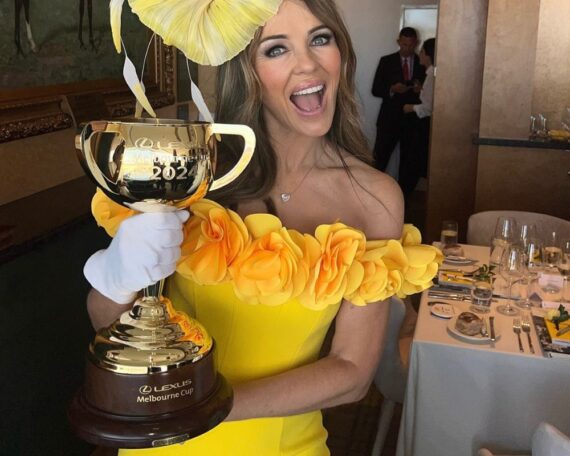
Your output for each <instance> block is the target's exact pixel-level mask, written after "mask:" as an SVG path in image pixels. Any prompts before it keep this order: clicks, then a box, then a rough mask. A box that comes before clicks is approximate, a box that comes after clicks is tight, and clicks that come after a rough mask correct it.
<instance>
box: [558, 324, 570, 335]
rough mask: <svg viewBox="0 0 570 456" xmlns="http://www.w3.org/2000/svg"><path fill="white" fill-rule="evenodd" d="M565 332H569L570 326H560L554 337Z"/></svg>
mask: <svg viewBox="0 0 570 456" xmlns="http://www.w3.org/2000/svg"><path fill="white" fill-rule="evenodd" d="M567 332H570V326H567V327H566V328H562V329H561V330H560V331H558V332H557V333H556V337H560V336H562V335H563V334H566V333H567Z"/></svg>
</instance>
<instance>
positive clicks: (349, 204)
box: [85, 0, 438, 455]
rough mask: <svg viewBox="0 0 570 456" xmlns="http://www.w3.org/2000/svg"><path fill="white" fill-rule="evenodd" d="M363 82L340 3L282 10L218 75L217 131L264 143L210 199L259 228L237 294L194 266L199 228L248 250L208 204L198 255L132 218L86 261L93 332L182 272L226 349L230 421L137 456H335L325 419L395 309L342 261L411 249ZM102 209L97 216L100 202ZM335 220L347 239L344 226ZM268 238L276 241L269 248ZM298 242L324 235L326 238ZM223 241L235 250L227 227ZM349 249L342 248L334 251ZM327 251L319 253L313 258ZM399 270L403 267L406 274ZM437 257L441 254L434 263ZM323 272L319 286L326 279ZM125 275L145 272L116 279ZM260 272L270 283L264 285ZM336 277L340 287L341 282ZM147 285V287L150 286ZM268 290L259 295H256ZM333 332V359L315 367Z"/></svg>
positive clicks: (152, 223) (175, 235) (367, 373)
mask: <svg viewBox="0 0 570 456" xmlns="http://www.w3.org/2000/svg"><path fill="white" fill-rule="evenodd" d="M354 70H355V56H354V52H353V50H352V46H351V43H350V39H349V36H348V33H347V30H346V28H345V26H344V24H343V23H342V20H341V18H340V16H339V14H338V12H337V10H336V8H335V6H334V4H333V2H331V1H330V0H306V1H302V0H284V1H283V3H282V4H281V7H280V9H279V12H278V13H277V14H276V15H275V16H274V17H273V18H271V19H270V20H269V21H268V22H267V23H266V24H265V26H264V27H263V28H261V29H259V30H258V32H257V33H256V35H255V37H254V39H253V41H252V42H251V43H250V45H249V46H248V47H247V48H246V49H245V50H244V51H243V52H242V53H240V54H239V55H238V56H237V57H235V58H234V59H232V60H231V61H229V62H227V63H226V64H224V65H223V66H222V67H221V69H220V71H219V84H218V96H219V106H218V109H217V116H218V117H217V119H218V120H219V121H220V122H231V123H244V124H248V125H250V126H251V127H252V128H253V129H254V131H255V133H256V137H257V148H256V153H255V154H254V161H253V163H252V164H250V165H249V167H248V171H247V173H246V174H245V175H244V176H243V177H242V178H240V179H239V182H237V183H236V184H235V185H233V186H232V187H231V188H230V189H229V190H227V191H219V192H218V193H217V194H212V195H209V197H212V198H215V199H216V200H218V201H220V202H223V203H224V205H227V206H231V207H233V208H234V209H235V210H236V211H237V213H238V214H239V216H241V217H246V216H248V215H250V217H248V218H246V219H245V225H246V226H245V228H247V230H249V233H250V234H251V239H250V240H249V241H246V242H245V243H246V244H247V242H249V244H247V245H248V247H246V248H244V249H243V251H242V253H241V254H240V255H238V258H237V259H235V260H233V263H232V264H230V263H228V265H227V269H228V274H227V276H225V277H230V280H229V281H228V280H225V281H221V282H216V281H215V280H211V279H205V278H204V275H203V274H202V273H201V272H200V271H198V269H197V268H193V264H194V260H196V261H198V260H200V259H203V258H199V255H200V252H199V249H194V247H195V246H196V245H198V244H200V243H201V242H202V241H204V242H205V240H206V238H207V236H206V234H205V233H204V232H203V231H201V230H203V229H204V228H203V227H204V226H208V227H209V226H213V224H214V221H213V220H212V216H211V214H212V213H213V212H212V211H214V210H216V211H218V212H217V214H218V216H219V217H220V219H219V220H217V221H216V222H215V225H216V227H217V229H220V227H221V226H223V227H229V226H230V225H231V226H234V228H235V227H237V228H235V230H234V231H233V232H232V233H231V236H233V237H235V238H239V239H242V238H241V237H240V236H241V234H240V233H243V232H244V225H242V222H241V219H240V220H238V221H237V222H236V217H234V216H231V217H230V216H229V214H233V213H232V212H230V211H227V212H224V211H222V212H220V210H221V207H219V206H217V205H216V204H215V203H212V202H207V201H206V202H201V203H199V204H196V205H194V206H192V211H193V216H192V217H191V219H190V221H189V222H188V223H186V225H185V228H184V230H185V235H186V236H185V239H188V238H190V239H192V241H191V242H189V243H187V244H184V243H183V245H182V251H183V255H182V258H181V259H180V260H179V258H180V248H179V245H180V243H181V241H182V234H181V232H182V226H183V225H184V223H185V220H186V216H183V215H180V213H174V214H160V215H157V214H141V215H136V216H133V217H131V218H130V219H128V220H126V221H124V222H123V223H122V224H121V226H120V228H119V231H118V233H117V235H116V236H115V239H114V240H113V242H112V243H111V246H110V247H109V249H107V250H106V251H102V252H98V253H96V254H95V255H94V257H93V258H92V259H90V260H89V261H88V263H87V265H86V268H85V271H86V276H87V278H88V279H89V280H90V282H91V283H92V285H94V288H95V289H96V290H99V291H96V290H93V291H92V292H91V294H90V296H89V299H88V308H89V312H90V315H91V318H92V321H93V324H94V326H95V327H101V326H103V325H108V324H109V323H111V322H112V321H113V320H114V319H116V318H117V316H118V315H119V314H120V313H121V312H123V311H124V307H122V306H121V303H123V304H128V303H130V302H131V301H132V300H133V299H134V297H135V296H136V293H137V291H138V290H140V288H141V287H142V286H145V285H147V284H148V283H151V282H152V281H154V280H157V279H159V278H164V277H166V276H168V275H169V274H170V273H172V272H173V271H174V269H175V268H176V267H177V266H176V262H177V261H178V260H179V261H178V263H179V264H178V269H177V270H178V273H177V274H175V276H174V277H172V278H171V279H170V280H169V286H168V294H169V297H170V298H171V300H172V301H173V303H174V304H175V306H176V307H178V308H182V309H185V310H186V311H188V313H191V314H193V315H195V316H196V317H197V319H198V320H199V321H200V322H201V323H203V324H204V326H205V327H207V328H208V330H209V332H210V333H211V335H212V336H213V337H214V339H215V340H216V342H217V347H218V348H217V349H218V360H219V369H220V371H221V372H222V374H223V375H224V376H225V377H226V378H227V379H228V380H229V381H230V383H231V384H232V387H233V389H234V405H233V409H232V411H231V412H230V415H229V416H228V417H227V419H226V422H224V423H222V424H221V425H219V426H218V427H216V428H214V429H213V430H211V431H210V432H208V433H206V434H204V435H202V436H199V437H197V438H195V439H192V440H190V441H188V442H186V443H184V444H183V445H175V446H172V447H166V448H163V449H152V450H144V451H140V454H147V453H148V454H161V455H171V454H172V455H174V454H176V455H179V454H180V455H182V454H188V455H218V454H219V455H228V454H231V455H254V454H256V455H257V454H263V455H288V454H303V455H325V454H329V452H328V450H327V447H326V437H327V434H326V431H325V429H324V428H323V426H322V422H321V414H320V411H319V410H320V409H322V408H325V407H333V406H335V405H339V404H343V403H347V402H352V401H356V400H359V399H360V398H362V397H363V396H364V395H365V394H366V392H367V391H368V388H369V386H370V383H371V381H372V377H373V374H374V372H375V369H376V365H377V362H378V358H379V355H380V353H381V351H382V346H383V336H384V329H385V325H386V321H387V312H388V306H387V305H385V304H383V303H382V302H377V303H374V304H371V305H363V304H364V303H365V299H364V298H362V296H363V295H364V294H365V293H364V291H362V290H364V288H365V285H364V279H359V282H358V286H359V287H360V288H358V290H356V289H355V288H354V287H352V288H353V292H352V295H351V294H350V293H349V288H350V287H349V285H347V284H348V282H350V280H345V279H346V278H348V279H350V278H351V277H353V275H352V272H353V271H355V270H359V271H361V272H362V274H363V275H365V272H364V270H365V269H366V270H368V269H367V267H368V266H370V267H373V266H374V265H373V264H372V262H370V264H369V265H368V263H367V264H366V265H365V263H364V260H363V262H362V263H361V264H362V265H365V267H363V268H362V269H359V268H360V267H359V266H358V267H356V268H355V269H352V268H348V266H350V264H348V263H343V261H344V260H342V258H345V257H348V256H350V257H351V258H353V257H355V255H356V253H355V252H356V250H358V251H359V252H360V254H363V252H364V244H365V238H364V236H365V237H366V238H368V239H400V238H401V236H402V218H403V202H402V196H401V193H400V191H399V188H398V186H397V185H396V184H395V182H394V181H393V180H392V179H391V178H390V177H388V176H386V175H385V174H382V173H380V172H379V171H377V170H375V169H374V168H372V167H371V166H369V165H367V164H366V163H364V161H363V160H362V159H361V158H360V157H364V156H367V155H368V150H367V147H366V142H365V139H364V136H363V134H362V132H361V130H360V125H359V121H358V112H357V105H356V102H355V97H354ZM101 204H102V205H104V206H105V205H106V206H105V207H106V208H109V207H111V206H110V204H111V203H108V202H101ZM94 207H95V213H96V214H95V215H96V217H97V212H98V210H97V207H98V205H97V203H96V204H95V206H94ZM113 210H116V211H119V209H118V208H114V209H113ZM267 213H274V214H275V215H278V217H279V218H278V219H277V218H276V217H274V216H271V215H267ZM220 214H221V215H220ZM224 214H226V215H228V216H227V217H226V215H224ZM224 217H225V218H224ZM103 218H104V217H103V216H101V215H100V216H99V217H98V221H99V222H100V223H102V224H103V225H105V220H103ZM338 219H340V220H341V221H342V222H343V223H344V224H346V225H347V226H345V225H342V224H334V223H333V222H335V221H336V220H338ZM232 223H233V224H234V225H232ZM326 223H332V225H323V224H326ZM204 224H205V225H204ZM268 227H269V228H268ZM283 227H287V229H288V230H285V231H284V230H283ZM317 227H318V228H317ZM349 227H352V228H349ZM268 229H270V231H271V233H270V234H272V235H274V236H273V237H271V238H268V237H264V236H265V235H264V233H267V232H268ZM293 230H296V231H293ZM299 233H315V238H313V237H311V236H308V235H305V236H304V237H303V236H302V235H300V234H299ZM224 234H225V235H227V237H228V238H229V237H231V236H230V233H229V228H228V230H227V231H225V233H224ZM337 235H338V236H337ZM200 236H202V237H200ZM335 236H336V237H335ZM339 236H340V237H343V236H344V237H343V241H342V242H339V243H338V244H334V242H336V240H335V239H338V237H339ZM198 238H200V240H201V241H200V242H197V239H198ZM325 238H326V239H328V240H329V241H330V242H332V243H333V244H334V246H333V247H330V244H327V246H328V247H322V249H323V250H322V251H323V252H324V253H323V254H322V255H321V253H320V252H321V250H319V249H320V248H321V247H319V249H317V255H316V257H315V258H316V260H315V261H313V260H311V261H310V265H309V267H308V268H305V269H303V268H304V267H305V266H306V265H307V264H308V263H305V261H309V260H308V259H309V258H313V256H312V253H310V252H314V251H313V250H311V249H312V246H315V245H321V246H324V245H325V244H326V243H327V242H329V241H322V239H325ZM275 239H277V240H276V241H275V242H273V240H275ZM317 239H319V240H320V241H319V242H321V241H322V242H321V244H318V243H317V244H315V242H316V240H317ZM347 239H348V241H346V240H347ZM262 241H263V242H265V241H267V242H266V243H263V245H262ZM184 242H186V241H184ZM212 242H213V241H212ZM133 243H137V246H136V247H133V246H132V244H133ZM190 245H191V246H194V247H191V246H190ZM366 245H367V246H368V245H369V244H366ZM370 245H371V246H372V247H378V248H377V249H376V250H378V251H380V250H382V251H383V252H384V251H386V252H387V251H390V252H391V251H392V249H396V250H398V249H399V248H400V244H399V243H395V244H389V245H387V244H386V243H385V242H384V243H382V242H381V243H380V244H378V245H376V244H370ZM189 246H190V247H189ZM283 246H285V247H283ZM329 247H330V248H329ZM220 248H221V247H220ZM367 248H368V247H367ZM256 249H257V250H256ZM272 249H273V250H272ZM327 249H328V250H327ZM343 249H344V250H343ZM145 251H146V252H149V251H152V253H151V254H148V255H145V254H144V253H143V254H141V253H139V254H138V255H137V261H142V262H143V264H142V265H136V266H135V265H131V264H127V261H124V259H123V258H122V253H123V252H127V254H128V253H130V252H145ZM367 251H368V250H367ZM399 251H400V250H398V252H399ZM109 252H110V253H109ZM260 252H262V253H263V255H262V257H263V258H264V259H266V258H270V259H271V261H269V260H268V261H266V262H265V263H264V264H265V266H267V270H268V271H265V268H264V267H258V268H257V269H255V268H254V269H255V274H253V275H254V276H255V277H253V276H252V275H248V273H247V271H249V270H251V266H252V264H257V263H256V261H257V259H259V258H260V257H259V256H256V255H257V254H259V253H260ZM300 252H301V253H300ZM430 252H432V251H431V250H430ZM197 256H198V257H197ZM222 256H223V255H222ZM125 258H128V256H126V257H125ZM145 258H147V259H146V260H145ZM150 258H152V260H151V259H150ZM362 258H364V257H362ZM401 258H402V256H401V255H400V256H398V255H396V256H395V257H394V259H393V262H394V264H395V263H398V261H400V260H401ZM437 258H438V256H437V253H434V255H433V256H432V259H433V261H438V259H437ZM331 259H332V260H331ZM339 259H340V260H339ZM337 260H339V261H337ZM279 261H281V263H279ZM350 261H352V260H350ZM430 261H432V260H430ZM275 262H277V263H279V264H280V265H281V266H280V268H281V269H279V270H278V274H277V276H278V277H279V278H280V279H281V278H282V273H283V271H284V270H286V269H287V267H288V265H290V264H291V263H294V264H296V266H295V267H294V268H292V269H291V270H290V271H289V272H290V274H289V275H290V277H289V276H288V278H286V279H283V280H282V282H283V283H279V284H278V285H275V280H274V278H275V277H273V276H271V274H272V273H271V270H273V269H272V268H273V267H274V266H275ZM386 262H387V260H386ZM129 263H134V261H133V262H129ZM205 263H207V262H202V263H201V264H205ZM355 263H356V261H355V262H353V264H355ZM112 264H113V265H115V264H120V265H121V266H120V268H117V267H113V266H111V265H112ZM317 264H318V265H320V266H318V268H320V269H319V271H321V273H320V274H316V275H315V274H314V271H315V270H316V268H317V266H316V265H317ZM379 264H380V263H378V265H379ZM382 264H384V263H382ZM406 264H407V263H406ZM339 265H340V266H341V269H342V268H345V266H346V268H345V269H346V270H345V272H342V273H340V272H338V270H337V269H338V268H337V266H339ZM225 266H226V265H224V267H225ZM108 267H110V268H113V272H112V273H110V272H109V271H107V270H106V268H108ZM128 268H132V269H133V270H132V271H130V272H129V273H125V274H122V273H116V272H115V270H116V269H121V271H125V270H126V269H128ZM135 269H137V270H136V271H135ZM387 270H388V269H387V268H384V269H382V271H387ZM402 270H403V269H402ZM141 271H147V273H146V274H144V273H141ZM149 271H150V272H149ZM304 271H305V272H307V271H308V274H309V275H306V274H305V272H304ZM333 271H336V272H333ZM264 272H267V274H268V276H266V277H261V278H260V277H258V276H259V275H263V273H264ZM433 272H434V271H433V269H431V270H430V273H429V278H428V279H427V281H425V277H424V279H423V280H424V281H425V283H426V285H425V286H424V287H423V288H425V287H427V286H428V285H427V283H429V280H431V277H432V276H433ZM331 273H332V274H333V276H334V275H335V274H337V275H336V276H334V277H330V274H331ZM345 273H346V274H345ZM327 274H328V275H327ZM390 274H391V273H390ZM395 274H396V275H395V276H394V277H396V278H395V279H394V280H393V279H392V276H391V275H386V274H385V275H383V276H382V277H384V279H385V280H384V282H385V284H384V285H383V287H384V288H383V290H384V291H382V292H381V293H380V294H378V293H376V294H375V295H374V296H388V295H389V294H393V293H394V291H391V292H390V293H388V290H387V288H388V285H387V284H391V285H390V286H392V285H394V284H396V285H397V287H396V288H398V290H399V291H400V292H401V291H402V290H403V288H404V287H405V285H403V284H404V283H408V282H407V281H406V280H407V279H406V277H405V275H401V276H398V273H395ZM402 274H403V273H402ZM141 275H142V276H146V278H147V282H148V283H146V284H143V283H142V282H143V281H140V280H138V278H139V277H140V276H141ZM109 276H112V279H109V278H108V277H109ZM131 276H132V277H136V278H137V280H130V278H131ZM293 276H294V280H289V279H290V278H291V277H293ZM309 276H310V277H311V279H308V277H309ZM123 277H124V279H123ZM426 277H427V276H426ZM189 279H190V280H189ZM313 279H314V280H313ZM337 279H338V280H337ZM340 279H342V280H340ZM299 280H300V282H302V283H303V286H302V287H300V288H299V287H298V286H297V285H298V283H299ZM311 280H312V281H311ZM109 283H110V284H109ZM410 283H411V282H410ZM108 284H109V285H108ZM374 284H375V282H374V283H372V285H374ZM366 286H368V285H366ZM414 286H415V285H414ZM267 287H269V288H271V287H276V289H275V293H271V292H269V293H268V292H266V290H267ZM260 289H263V292H259V293H257V294H255V292H253V294H251V293H252V292H251V290H260ZM417 289H418V290H419V289H420V288H417ZM359 290H360V291H359ZM394 290H395V288H394ZM361 291H362V292H361ZM387 293H388V294H387ZM343 295H346V296H354V298H353V299H352V301H354V302H355V303H357V304H359V305H355V304H354V303H352V302H350V300H349V299H342V296H343ZM284 296H285V297H286V298H284ZM109 298H112V300H111V299H109ZM376 300H377V301H378V299H376ZM113 301H114V302H113ZM117 301H119V302H118V303H117ZM244 301H245V302H244ZM253 304H258V305H253ZM268 304H269V305H268ZM333 319H335V334H334V338H333V340H332V346H331V349H330V352H329V353H328V354H327V355H326V356H325V357H323V358H321V359H318V354H319V350H320V347H321V345H322V343H323V340H324V337H325V334H326V332H327V329H328V328H329V326H330V325H331V323H332V321H333ZM133 453H134V452H130V451H124V454H133ZM122 454H123V453H122ZM137 454H138V453H137Z"/></svg>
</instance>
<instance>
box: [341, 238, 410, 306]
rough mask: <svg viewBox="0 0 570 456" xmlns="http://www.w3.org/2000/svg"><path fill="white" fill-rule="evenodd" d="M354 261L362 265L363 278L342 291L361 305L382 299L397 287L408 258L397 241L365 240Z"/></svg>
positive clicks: (346, 296) (400, 283)
mask: <svg viewBox="0 0 570 456" xmlns="http://www.w3.org/2000/svg"><path fill="white" fill-rule="evenodd" d="M358 261H359V262H360V263H361V264H362V266H363V269H364V274H363V278H362V280H361V282H360V284H359V287H358V288H357V289H356V290H354V292H352V293H349V294H346V295H345V299H347V300H348V301H350V302H351V303H352V304H355V305H358V306H362V305H365V304H367V303H370V302H376V301H383V300H385V299H388V298H389V297H390V296H393V295H394V294H397V293H398V292H399V291H400V289H401V287H402V283H403V271H404V270H405V269H407V267H408V259H407V257H406V255H405V253H404V250H403V248H402V245H401V244H400V243H399V242H398V241H395V240H388V241H368V242H367V243H366V251H365V252H364V254H363V255H362V256H361V257H360V258H359V259H358Z"/></svg>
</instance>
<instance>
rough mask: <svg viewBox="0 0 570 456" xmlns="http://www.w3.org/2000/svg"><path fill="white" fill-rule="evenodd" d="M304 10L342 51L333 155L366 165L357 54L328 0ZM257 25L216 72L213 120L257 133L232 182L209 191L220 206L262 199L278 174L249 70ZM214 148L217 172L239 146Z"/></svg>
mask: <svg viewBox="0 0 570 456" xmlns="http://www.w3.org/2000/svg"><path fill="white" fill-rule="evenodd" d="M304 1H305V4H306V5H307V7H308V8H309V10H310V11H311V12H312V13H313V14H314V15H315V17H317V18H318V19H319V20H320V21H322V22H323V24H324V25H326V26H327V27H329V28H330V29H331V31H332V32H333V34H334V37H335V41H336V43H337V46H338V48H339V50H340V55H341V75H340V80H339V88H338V93H337V99H336V108H335V114H334V118H333V122H332V125H331V128H330V130H329V131H328V133H327V134H326V137H327V139H328V142H329V144H330V145H331V146H332V147H333V149H334V150H335V151H336V153H337V154H338V156H339V158H340V160H341V162H342V164H343V166H344V168H345V170H346V171H347V173H348V174H349V176H351V174H350V170H349V168H348V166H347V164H346V162H345V160H344V158H343V156H342V153H343V151H346V152H348V153H349V154H351V155H354V156H355V157H357V158H359V159H361V160H362V161H365V162H367V163H370V152H369V148H368V143H367V141H366V138H365V136H364V133H363V132H362V126H361V123H360V115H359V112H358V103H357V100H356V96H355V85H354V79H355V71H356V55H355V53H354V49H353V47H352V41H351V39H350V36H349V34H348V30H347V29H346V26H345V25H344V22H343V20H342V17H341V16H340V14H339V11H338V9H337V7H336V5H335V3H334V1H332V0H304ZM261 32H262V28H261V27H260V28H259V29H258V30H257V32H256V34H255V36H254V38H253V40H252V41H251V43H250V44H249V45H248V46H247V47H246V48H245V49H244V50H243V51H242V52H241V53H240V54H238V55H237V56H236V57H234V58H233V59H231V60H229V61H228V62H226V63H224V64H223V65H222V66H220V68H219V70H218V76H217V106H216V121H217V122H221V123H236V124H244V125H248V126H249V127H251V128H252V129H253V131H254V132H255V136H256V141H257V144H256V148H255V153H254V154H253V158H252V160H251V163H250V164H249V165H248V167H247V168H246V170H245V171H244V172H243V173H242V175H241V176H240V177H238V178H237V179H236V180H235V181H234V182H233V183H232V184H230V185H228V186H226V187H224V188H222V189H220V190H217V191H215V192H212V194H211V195H210V196H211V197H212V198H213V199H215V200H217V201H219V202H220V203H221V204H223V205H231V204H237V203H239V202H240V201H245V200H252V199H259V198H263V197H265V196H266V195H267V194H268V192H269V191H270V190H271V189H272V188H273V185H274V183H275V178H276V175H277V157H276V154H275V151H274V150H273V147H272V146H271V144H270V142H269V135H268V132H267V128H266V125H265V122H264V119H263V112H262V105H263V100H262V96H261V84H260V81H259V79H258V77H257V74H256V73H255V71H254V59H255V53H256V51H257V48H258V45H259V41H260V37H261ZM221 146H222V147H220V148H219V155H218V156H219V164H218V169H219V170H220V171H222V172H223V171H224V170H227V169H228V168H229V167H230V166H231V165H232V164H233V163H235V162H236V161H237V158H238V157H239V155H240V153H241V148H240V147H238V146H237V145H235V143H233V144H232V141H231V140H230V141H228V140H227V139H225V138H224V142H223V143H222V145H221Z"/></svg>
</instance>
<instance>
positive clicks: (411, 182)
mask: <svg viewBox="0 0 570 456" xmlns="http://www.w3.org/2000/svg"><path fill="white" fill-rule="evenodd" d="M420 63H421V64H422V65H423V66H424V67H426V79H425V81H424V84H423V87H422V89H421V92H420V101H421V103H420V104H415V105H414V104H406V105H404V108H403V109H404V112H405V113H408V114H411V113H415V115H416V116H417V119H416V122H414V128H413V137H412V147H411V150H412V151H413V156H411V157H405V158H404V159H403V160H402V161H401V162H400V167H406V169H407V170H409V171H408V172H407V173H405V175H406V179H405V180H403V181H400V186H401V187H402V191H403V192H404V195H406V196H407V195H409V194H410V193H411V192H412V191H413V190H414V189H415V188H416V185H417V184H418V181H419V179H420V177H422V176H423V177H426V176H427V162H428V154H429V130H430V122H431V113H432V110H433V83H434V66H433V65H434V63H435V38H430V39H428V40H425V41H424V44H423V46H422V50H421V51H420Z"/></svg>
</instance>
